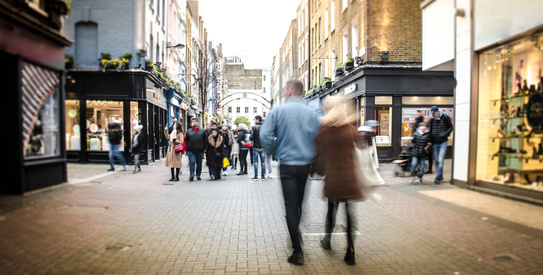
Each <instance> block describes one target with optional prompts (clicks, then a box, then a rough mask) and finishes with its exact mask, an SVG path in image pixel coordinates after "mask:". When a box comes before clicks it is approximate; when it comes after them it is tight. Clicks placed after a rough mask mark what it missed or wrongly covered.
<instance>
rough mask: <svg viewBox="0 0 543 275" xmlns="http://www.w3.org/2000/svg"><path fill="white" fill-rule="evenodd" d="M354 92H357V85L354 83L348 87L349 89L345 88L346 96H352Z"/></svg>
mask: <svg viewBox="0 0 543 275" xmlns="http://www.w3.org/2000/svg"><path fill="white" fill-rule="evenodd" d="M354 91H356V83H352V84H350V85H348V86H347V87H345V89H343V93H344V94H350V93H352V92H354Z"/></svg>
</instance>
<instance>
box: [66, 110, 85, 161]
mask: <svg viewBox="0 0 543 275" xmlns="http://www.w3.org/2000/svg"><path fill="white" fill-rule="evenodd" d="M65 102H66V150H74V151H79V150H81V129H80V126H81V122H80V120H79V111H80V108H79V100H70V99H67V100H66V101H65Z"/></svg>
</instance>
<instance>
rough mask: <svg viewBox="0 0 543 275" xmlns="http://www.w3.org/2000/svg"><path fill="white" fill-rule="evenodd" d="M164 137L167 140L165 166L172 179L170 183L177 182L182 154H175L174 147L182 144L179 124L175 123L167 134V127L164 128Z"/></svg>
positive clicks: (181, 129)
mask: <svg viewBox="0 0 543 275" xmlns="http://www.w3.org/2000/svg"><path fill="white" fill-rule="evenodd" d="M164 135H165V136H166V138H167V139H168V140H169V144H168V152H167V153H166V163H165V164H166V166H167V167H170V168H171V172H172V177H171V178H170V181H179V171H180V170H181V154H182V152H179V153H176V152H175V149H174V146H175V145H178V144H183V140H184V136H183V128H182V127H181V123H179V122H175V124H174V127H173V130H172V132H171V133H168V127H166V128H164Z"/></svg>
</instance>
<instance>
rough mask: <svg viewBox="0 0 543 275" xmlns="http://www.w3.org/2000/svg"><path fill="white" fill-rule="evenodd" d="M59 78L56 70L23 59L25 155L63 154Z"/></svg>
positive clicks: (30, 156) (49, 155)
mask: <svg viewBox="0 0 543 275" xmlns="http://www.w3.org/2000/svg"><path fill="white" fill-rule="evenodd" d="M59 83H60V77H59V74H58V73H57V72H55V71H53V70H49V69H46V68H44V67H41V66H37V65H34V64H31V63H27V62H23V63H22V67H21V84H22V87H21V91H22V112H23V125H22V128H23V133H22V134H23V156H24V157H25V158H38V157H52V156H60V154H61V147H60V139H59V136H60V135H61V133H60V129H61V128H60V99H59V96H60V92H59Z"/></svg>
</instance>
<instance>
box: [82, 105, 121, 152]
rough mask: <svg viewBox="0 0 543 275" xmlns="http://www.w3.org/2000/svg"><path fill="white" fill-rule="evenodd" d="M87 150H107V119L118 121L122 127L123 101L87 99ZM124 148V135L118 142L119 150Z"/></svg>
mask: <svg viewBox="0 0 543 275" xmlns="http://www.w3.org/2000/svg"><path fill="white" fill-rule="evenodd" d="M86 119H87V150H89V151H109V147H110V146H109V140H108V136H107V126H108V121H110V120H113V121H118V122H119V124H121V129H122V130H123V132H124V129H123V128H122V127H123V120H124V118H123V102H122V101H106V100H88V101H87V115H86ZM123 150H124V137H123V138H122V139H121V144H119V151H123Z"/></svg>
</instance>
